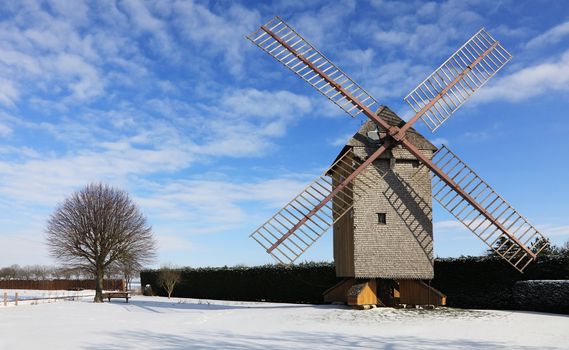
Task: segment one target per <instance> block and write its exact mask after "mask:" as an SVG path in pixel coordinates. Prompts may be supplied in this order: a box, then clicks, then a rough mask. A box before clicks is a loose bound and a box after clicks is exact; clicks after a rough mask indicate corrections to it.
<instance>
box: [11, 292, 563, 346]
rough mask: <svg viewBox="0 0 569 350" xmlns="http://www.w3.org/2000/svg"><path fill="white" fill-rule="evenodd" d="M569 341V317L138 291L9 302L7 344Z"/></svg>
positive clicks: (484, 343)
mask: <svg viewBox="0 0 569 350" xmlns="http://www.w3.org/2000/svg"><path fill="white" fill-rule="evenodd" d="M37 348H41V349H303V348H307V349H352V348H367V349H460V350H462V349H569V317H568V316H563V315H551V314H540V313H531V312H508V311H477V310H458V309H448V308H440V309H437V310H409V309H407V310H404V309H390V308H378V309H372V310H366V311H359V310H352V309H349V308H347V307H343V306H334V305H324V306H314V305H293V304H274V303H249V302H229V301H212V300H196V299H177V298H176V299H172V300H168V299H166V298H160V297H144V296H135V297H134V298H133V299H131V301H130V302H129V303H128V304H127V303H125V302H124V300H122V299H113V300H112V302H111V303H104V304H94V303H92V302H90V301H88V300H83V301H61V302H57V303H50V304H39V305H22V306H18V307H7V308H4V307H1V306H0V349H37Z"/></svg>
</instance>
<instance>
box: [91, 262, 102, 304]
mask: <svg viewBox="0 0 569 350" xmlns="http://www.w3.org/2000/svg"><path fill="white" fill-rule="evenodd" d="M104 276H105V274H104V273H103V269H102V268H98V269H97V273H96V277H95V281H96V282H95V300H93V301H94V302H95V303H102V302H103V280H104Z"/></svg>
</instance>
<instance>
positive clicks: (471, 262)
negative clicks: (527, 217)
mask: <svg viewBox="0 0 569 350" xmlns="http://www.w3.org/2000/svg"><path fill="white" fill-rule="evenodd" d="M566 279H569V257H567V256H562V255H556V256H543V257H540V258H538V260H537V261H535V262H533V263H532V264H531V265H530V266H528V268H527V269H526V271H525V272H524V273H523V274H522V273H519V272H518V271H517V270H515V269H513V268H512V267H511V266H510V265H508V264H507V263H505V262H504V261H503V260H502V259H500V258H495V257H465V258H458V259H437V260H436V261H435V278H434V279H433V281H432V282H431V284H432V285H433V286H434V287H435V288H437V289H439V290H440V291H442V292H443V293H445V294H446V295H447V305H448V306H452V307H462V308H476V309H509V310H516V309H523V310H532V307H533V306H531V305H527V307H525V308H524V305H519V304H517V303H516V302H515V300H514V295H513V289H514V285H515V283H516V282H518V281H524V280H566ZM544 297H547V296H544ZM544 311H545V310H544Z"/></svg>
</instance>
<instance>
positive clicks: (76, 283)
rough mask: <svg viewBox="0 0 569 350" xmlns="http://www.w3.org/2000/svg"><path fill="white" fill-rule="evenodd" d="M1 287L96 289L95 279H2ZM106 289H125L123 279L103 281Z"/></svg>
mask: <svg viewBox="0 0 569 350" xmlns="http://www.w3.org/2000/svg"><path fill="white" fill-rule="evenodd" d="M0 289H35V290H81V289H95V280H92V279H91V280H86V279H81V280H79V279H77V280H67V279H65V280H63V279H59V280H0ZM103 289H105V290H124V289H125V282H124V280H122V279H109V280H104V281H103Z"/></svg>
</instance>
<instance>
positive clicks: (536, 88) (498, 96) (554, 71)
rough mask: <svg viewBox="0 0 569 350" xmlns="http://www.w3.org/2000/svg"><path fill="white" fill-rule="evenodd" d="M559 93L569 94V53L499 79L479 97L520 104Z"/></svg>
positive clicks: (477, 98) (478, 95) (485, 99)
mask: <svg viewBox="0 0 569 350" xmlns="http://www.w3.org/2000/svg"><path fill="white" fill-rule="evenodd" d="M555 91H560V92H566V91H569V50H567V51H565V52H564V53H563V54H562V55H561V56H560V57H558V58H556V59H553V60H551V61H549V62H545V63H541V62H540V63H536V64H532V65H529V66H527V67H524V68H522V69H519V70H517V71H515V72H513V73H510V74H509V75H507V76H505V77H502V78H499V79H497V80H496V81H495V83H494V84H492V85H490V86H487V87H485V88H484V89H482V90H481V91H480V92H479V93H478V94H477V96H476V97H475V98H476V100H477V101H495V100H508V101H520V100H523V99H526V98H531V97H536V96H540V95H543V94H546V93H548V92H555Z"/></svg>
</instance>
